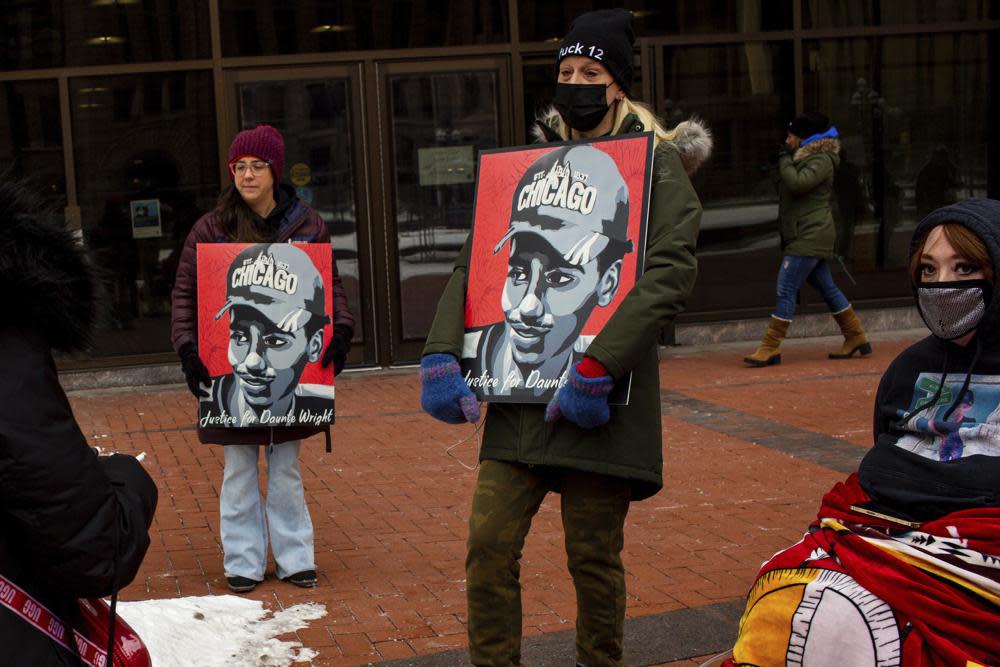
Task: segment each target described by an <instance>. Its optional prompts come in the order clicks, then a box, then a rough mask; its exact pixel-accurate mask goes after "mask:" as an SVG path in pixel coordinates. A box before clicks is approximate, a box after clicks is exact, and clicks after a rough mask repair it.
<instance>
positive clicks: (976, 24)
mask: <svg viewBox="0 0 1000 667" xmlns="http://www.w3.org/2000/svg"><path fill="white" fill-rule="evenodd" d="M615 5H624V6H625V7H626V8H628V9H630V10H632V12H633V15H634V17H635V27H636V33H637V36H638V42H637V46H636V50H635V65H636V73H637V77H636V82H635V84H634V90H636V91H638V95H637V96H638V98H639V99H641V100H643V101H645V102H647V103H649V104H651V105H652V106H653V107H654V109H655V110H656V111H657V113H659V114H660V115H661V116H662V117H663V118H664V119H665V120H666V122H667V124H668V126H671V125H674V124H676V123H677V122H678V121H679V120H682V119H684V118H686V117H688V116H691V115H697V116H699V117H700V118H702V119H703V120H704V121H705V122H706V123H707V124H708V125H709V127H710V128H711V129H712V131H713V133H714V135H715V153H714V156H713V157H712V159H711V160H710V161H709V162H708V163H707V164H706V165H705V166H704V167H703V168H702V170H701V171H700V172H699V173H698V174H697V175H696V176H695V178H694V185H695V188H696V189H697V191H698V193H699V195H700V196H701V198H702V202H703V204H704V206H705V215H704V221H703V226H702V232H701V237H700V239H699V251H698V255H699V264H700V270H699V278H698V283H697V286H696V288H695V292H694V295H693V296H692V298H691V300H690V302H689V305H688V310H687V312H686V313H685V314H684V315H683V316H682V319H683V320H685V321H689V322H696V321H701V322H710V321H722V320H728V319H735V318H746V317H757V316H766V315H768V314H769V313H770V311H771V308H772V306H773V300H774V278H775V275H776V272H777V264H778V259H779V254H780V248H779V242H778V226H777V191H776V187H775V180H774V179H775V174H774V166H775V158H776V151H777V148H778V145H779V144H780V143H781V142H782V141H783V139H784V136H785V127H786V125H787V123H788V121H789V120H791V118H792V117H793V116H794V115H795V114H796V113H797V112H798V111H802V110H806V109H817V110H821V111H823V112H824V113H826V114H827V115H828V116H830V117H831V119H832V120H833V122H834V123H835V124H836V125H837V127H838V128H839V130H840V133H841V138H842V145H843V148H844V154H843V156H842V157H843V162H842V166H841V169H840V170H839V172H838V175H837V182H836V185H835V192H836V194H835V213H836V219H837V224H838V245H837V250H838V255H839V260H838V261H837V262H835V265H836V266H835V268H836V272H837V273H838V274H839V275H838V282H840V283H841V284H842V285H843V286H844V287H845V288H846V289H845V291H846V292H847V293H848V295H849V296H850V297H851V299H852V301H854V303H855V304H856V305H857V306H858V307H859V308H861V309H864V308H866V307H874V306H887V305H895V304H903V303H909V298H910V297H909V288H908V286H907V281H906V276H905V270H904V265H905V263H906V253H907V245H908V241H909V236H910V233H911V231H912V229H913V227H914V225H915V224H916V222H917V221H918V220H919V219H920V217H921V216H922V215H923V214H924V213H925V212H927V211H928V210H930V209H932V208H934V207H937V206H939V205H942V204H944V203H948V202H951V201H955V200H958V199H963V198H966V197H971V196H993V197H1000V167H998V165H1000V152H998V145H1000V144H998V136H997V132H996V131H995V129H994V127H993V126H994V125H995V119H996V118H998V117H1000V112H998V109H997V102H996V99H995V97H994V96H993V95H992V94H991V91H992V89H993V88H995V86H994V85H993V84H994V83H996V81H997V77H998V73H1000V66H998V53H1000V7H998V5H1000V3H997V2H990V0H953V1H939V2H933V1H930V0H912V1H903V0H767V1H766V2H765V1H764V0H707V1H706V0H676V1H675V2H661V1H654V0H623V1H621V2H620V3H614V5H612V4H610V3H604V2H600V1H584V0H580V1H573V2H563V3H549V2H542V1H541V0H481V1H480V2H468V1H465V2H462V1H456V0H442V1H441V2H434V3H430V2H423V1H421V0H371V1H366V2H354V1H348V2H341V1H339V0H298V1H293V0H286V1H282V0H239V1H238V0H6V1H5V2H4V8H3V11H2V13H0V169H3V170H6V174H7V176H6V177H7V178H11V177H26V178H29V179H31V180H33V181H34V182H35V183H37V185H38V187H40V188H42V189H44V190H45V191H46V192H47V193H48V194H49V196H50V197H51V198H52V201H53V204H54V205H55V206H57V207H59V208H60V209H61V210H63V211H64V212H65V217H66V224H67V225H68V226H70V227H71V228H73V229H75V230H79V233H80V234H81V236H82V239H83V242H84V243H85V244H86V246H87V248H88V249H89V250H90V252H91V255H92V257H93V259H94V262H95V264H96V265H97V266H98V267H99V268H100V270H101V271H102V274H103V275H104V276H105V283H106V285H107V296H108V299H107V300H108V304H109V305H108V309H107V314H106V317H105V318H104V322H103V325H102V326H103V329H104V332H103V333H102V335H99V336H98V337H97V340H98V341H99V342H98V343H97V345H96V347H95V348H94V349H93V350H91V351H90V352H89V353H88V354H87V355H82V356H78V357H73V358H64V359H61V360H60V363H61V365H62V366H63V367H65V368H88V367H89V368H95V367H97V368H106V367H114V366H127V365H135V364H146V363H157V362H164V361H173V360H174V359H175V357H174V356H173V353H172V351H171V350H170V342H169V323H170V290H171V288H172V284H173V275H174V271H175V269H176V264H177V259H178V255H179V252H180V248H181V246H182V244H183V242H184V238H185V236H186V234H187V232H188V230H189V229H190V228H191V226H192V224H193V223H194V221H195V220H196V219H197V218H198V217H199V216H200V215H201V214H202V213H204V212H206V211H208V210H210V209H211V208H212V207H213V206H214V204H215V201H216V199H217V197H218V195H219V192H220V190H221V189H222V188H223V187H224V186H225V185H226V184H228V182H229V175H228V172H227V169H226V165H225V156H226V150H227V148H228V145H229V141H230V140H231V138H232V136H233V135H234V134H235V133H236V132H237V131H238V130H240V129H242V128H245V127H253V126H254V125H256V124H258V123H269V124H272V125H274V126H276V127H278V128H279V129H280V130H281V131H282V133H283V134H284V136H285V139H286V143H287V146H286V150H287V155H286V160H285V164H286V174H285V178H286V179H287V180H288V181H289V182H291V183H292V184H293V185H294V186H295V187H296V188H297V189H298V191H299V194H300V196H301V197H303V198H304V199H306V200H307V201H309V202H310V203H311V204H312V206H313V207H314V208H316V209H317V210H318V211H319V212H320V214H321V215H322V216H323V218H324V219H325V220H326V222H327V224H328V225H329V227H330V231H331V233H332V235H333V239H334V246H335V252H336V254H337V260H338V265H339V267H340V270H341V274H342V275H343V277H344V281H345V285H346V287H347V290H348V294H349V297H350V302H351V306H352V308H353V309H354V312H355V315H356V317H357V319H358V323H359V325H358V330H357V332H356V333H355V345H354V349H353V351H352V353H351V359H350V362H351V363H352V364H354V365H360V366H371V365H397V364H406V363H412V362H414V361H416V360H417V359H418V358H419V353H420V348H421V344H422V341H423V337H424V336H425V334H426V332H427V330H428V328H429V326H430V321H431V318H432V317H433V313H434V310H435V307H436V304H437V298H438V295H439V293H440V291H441V289H442V288H443V286H444V283H445V281H446V280H447V278H448V276H449V273H450V270H451V262H452V260H453V259H454V257H455V255H456V254H457V252H458V250H459V248H460V247H461V245H462V243H463V241H464V238H465V236H466V234H467V233H468V230H469V228H470V225H471V220H472V209H473V205H474V179H475V165H476V154H477V152H478V151H479V150H480V149H488V148H496V147H500V146H513V145H518V144H524V143H527V142H528V141H529V140H528V136H529V135H528V131H529V129H530V125H531V123H532V121H533V118H534V117H535V116H536V114H537V113H538V112H539V111H540V110H542V109H544V108H545V107H546V106H547V105H548V103H549V101H550V100H551V96H552V94H553V92H554V79H555V74H556V72H555V67H554V52H555V49H556V45H557V44H558V40H559V38H560V36H561V35H562V34H563V33H564V32H565V30H566V29H567V27H568V25H569V23H570V21H571V19H572V18H573V17H574V16H576V15H577V14H580V13H582V12H585V11H588V10H591V9H597V8H603V7H607V6H615ZM991 119H993V120H992V122H991ZM801 309H802V311H803V312H810V311H820V310H822V309H823V305H822V302H821V300H820V298H819V295H818V294H816V293H813V292H811V291H809V290H803V292H802V294H801Z"/></svg>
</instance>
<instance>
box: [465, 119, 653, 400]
mask: <svg viewBox="0 0 1000 667" xmlns="http://www.w3.org/2000/svg"><path fill="white" fill-rule="evenodd" d="M652 162H653V135H652V134H651V133H647V134H639V135H629V136H625V137H619V138H607V139H594V140H590V141H577V142H568V143H560V144H554V145H546V146H544V147H521V148H512V149H500V150H493V151H483V152H482V153H480V156H479V167H478V174H477V181H476V205H475V220H474V223H473V229H472V249H471V255H470V261H469V279H468V288H467V291H466V301H465V340H464V349H463V352H462V360H461V361H462V372H463V374H464V375H465V379H466V382H467V383H468V384H469V387H470V388H471V389H472V390H473V391H474V392H475V393H476V395H477V396H478V397H479V398H480V399H481V400H486V401H498V402H501V401H507V402H519V403H541V402H546V401H548V400H549V399H550V398H552V396H553V395H554V394H555V391H556V390H557V389H558V388H559V387H560V386H561V385H562V384H564V383H565V381H566V378H567V374H568V371H569V369H570V368H572V366H573V365H574V364H575V363H577V362H578V361H579V360H580V359H581V358H582V357H583V355H584V353H585V352H586V349H587V346H588V345H589V344H590V342H591V341H592V340H593V339H594V337H595V336H596V335H597V334H598V333H599V332H600V331H601V329H602V327H603V326H604V325H605V323H607V321H608V320H609V318H610V317H611V316H612V314H613V313H614V311H615V310H616V309H617V308H618V305H619V304H620V303H621V301H622V299H624V298H625V295H626V294H627V293H628V292H629V290H630V289H632V286H633V285H634V284H635V282H636V280H637V279H638V278H639V276H640V275H641V274H642V269H643V256H644V251H645V247H646V219H647V217H648V208H649V190H650V175H651V171H652ZM630 384H631V378H630V377H626V378H623V379H622V381H620V382H619V383H618V384H617V386H616V387H615V389H614V390H613V392H612V394H611V397H610V400H611V402H613V403H627V402H628V391H629V387H630Z"/></svg>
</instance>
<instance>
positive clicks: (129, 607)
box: [118, 595, 326, 667]
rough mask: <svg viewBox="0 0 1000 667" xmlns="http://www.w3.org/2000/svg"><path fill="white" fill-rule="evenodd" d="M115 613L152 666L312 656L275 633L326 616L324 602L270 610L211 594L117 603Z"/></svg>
mask: <svg viewBox="0 0 1000 667" xmlns="http://www.w3.org/2000/svg"><path fill="white" fill-rule="evenodd" d="M118 614H119V615H120V616H121V617H122V618H124V619H125V621H126V622H127V623H128V624H129V625H131V626H132V627H133V628H134V629H135V631H136V632H137V633H139V636H140V637H142V641H143V642H145V644H146V646H147V647H148V648H149V654H150V657H151V658H152V660H153V665H154V667H188V666H189V665H198V666H199V667H229V666H236V665H273V666H275V667H278V666H287V665H291V664H292V663H293V662H310V661H311V660H313V659H314V658H315V657H316V656H317V652H316V651H314V650H312V649H309V648H305V647H303V646H302V644H301V643H300V642H294V641H281V640H279V639H277V638H276V637H277V636H279V635H283V634H287V633H289V632H294V631H296V630H301V629H302V628H305V627H306V626H308V625H309V621H314V620H316V619H319V618H322V617H323V616H326V607H325V606H324V605H322V604H314V603H305V604H297V605H294V606H292V607H289V608H287V609H284V610H282V611H278V612H277V613H274V614H272V613H271V612H270V611H269V610H267V609H265V608H264V604H263V603H262V602H260V601H258V600H251V599H248V598H244V597H239V596H236V595H212V596H200V597H186V598H170V599H165V600H142V601H139V602H119V603H118Z"/></svg>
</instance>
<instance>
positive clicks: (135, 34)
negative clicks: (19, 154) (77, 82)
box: [0, 0, 211, 70]
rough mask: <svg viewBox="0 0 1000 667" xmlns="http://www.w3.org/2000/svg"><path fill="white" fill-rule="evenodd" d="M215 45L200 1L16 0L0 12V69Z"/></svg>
mask: <svg viewBox="0 0 1000 667" xmlns="http://www.w3.org/2000/svg"><path fill="white" fill-rule="evenodd" d="M8 4H10V5H11V6H9V7H8V6H7V5H8ZM210 44H211V40H210V38H209V33H208V3H206V2H202V1H201V0H172V1H171V2H148V1H142V0H52V1H51V2H13V3H4V11H3V12H2V13H0V70H5V69H34V68H40V67H64V66H65V67H74V66H81V65H113V64H118V63H143V62H155V61H165V60H183V59H188V58H207V57H209V56H210Z"/></svg>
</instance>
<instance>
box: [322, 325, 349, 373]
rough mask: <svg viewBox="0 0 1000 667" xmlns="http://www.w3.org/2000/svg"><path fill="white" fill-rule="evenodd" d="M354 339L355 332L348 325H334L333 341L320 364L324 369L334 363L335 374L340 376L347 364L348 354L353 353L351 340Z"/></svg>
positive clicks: (324, 352) (327, 347)
mask: <svg viewBox="0 0 1000 667" xmlns="http://www.w3.org/2000/svg"><path fill="white" fill-rule="evenodd" d="M353 337H354V330H353V329H351V327H349V326H347V325H346V324H334V325H333V340H331V341H330V344H329V345H327V346H326V350H324V351H323V360H322V361H321V362H320V363H321V364H322V365H323V368H327V367H328V366H329V365H330V363H331V362H332V363H333V374H334V375H340V371H342V370H344V364H345V363H346V362H347V353H348V352H350V351H351V338H353Z"/></svg>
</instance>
